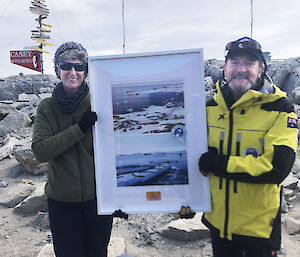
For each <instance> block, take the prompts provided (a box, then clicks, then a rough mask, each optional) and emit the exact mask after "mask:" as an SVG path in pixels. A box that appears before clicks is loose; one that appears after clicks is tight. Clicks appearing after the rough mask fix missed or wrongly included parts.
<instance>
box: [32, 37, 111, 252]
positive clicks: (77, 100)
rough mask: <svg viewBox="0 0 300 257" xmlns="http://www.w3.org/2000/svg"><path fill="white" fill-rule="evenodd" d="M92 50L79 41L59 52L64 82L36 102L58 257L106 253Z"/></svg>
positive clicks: (107, 224)
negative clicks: (89, 63)
mask: <svg viewBox="0 0 300 257" xmlns="http://www.w3.org/2000/svg"><path fill="white" fill-rule="evenodd" d="M87 58H88V54H87V51H86V50H85V48H84V47H83V46H82V45H81V44H79V43H76V42H66V43H64V44H62V45H61V46H60V47H59V48H58V49H57V51H56V53H55V57H54V67H55V72H56V74H57V76H58V77H59V78H60V80H61V82H60V83H59V84H57V86H56V87H55V89H54V92H53V94H52V97H50V98H47V99H44V100H43V101H41V103H40V104H39V106H38V109H37V115H36V119H35V124H34V132H33V139H32V150H33V153H34V154H35V156H36V158H37V160H38V161H40V162H48V172H47V178H48V181H47V184H46V186H45V192H46V194H47V196H48V208H49V218H50V227H51V232H52V236H53V245H54V251H55V254H56V256H58V257H60V256H62V257H69V256H70V257H75V256H78V257H92V256H94V257H96V256H97V257H100V256H107V245H108V243H109V239H110V234H111V228H112V216H98V215H97V210H96V189H95V172H94V156H93V139H92V126H93V125H94V124H95V122H96V120H97V115H96V113H95V112H91V110H90V98H89V88H88V85H87V83H86V82H85V81H84V79H85V78H86V76H87V72H88V70H87Z"/></svg>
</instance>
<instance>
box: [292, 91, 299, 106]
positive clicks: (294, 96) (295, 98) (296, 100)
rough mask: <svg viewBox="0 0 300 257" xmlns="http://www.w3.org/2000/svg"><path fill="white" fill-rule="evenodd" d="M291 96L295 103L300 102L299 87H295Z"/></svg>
mask: <svg viewBox="0 0 300 257" xmlns="http://www.w3.org/2000/svg"><path fill="white" fill-rule="evenodd" d="M292 97H293V100H294V103H295V104H300V87H296V88H295V89H294V90H293V92H292Z"/></svg>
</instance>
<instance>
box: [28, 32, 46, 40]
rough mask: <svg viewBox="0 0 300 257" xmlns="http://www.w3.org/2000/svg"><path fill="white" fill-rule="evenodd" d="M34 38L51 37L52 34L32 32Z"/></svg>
mask: <svg viewBox="0 0 300 257" xmlns="http://www.w3.org/2000/svg"><path fill="white" fill-rule="evenodd" d="M31 38H32V39H50V36H47V35H44V34H42V33H40V34H38V33H32V36H31Z"/></svg>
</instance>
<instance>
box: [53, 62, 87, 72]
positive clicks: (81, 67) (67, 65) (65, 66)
mask: <svg viewBox="0 0 300 257" xmlns="http://www.w3.org/2000/svg"><path fill="white" fill-rule="evenodd" d="M72 67H74V69H75V71H86V70H87V64H85V63H72V62H61V63H60V64H59V68H60V69H62V70H64V71H70V70H72Z"/></svg>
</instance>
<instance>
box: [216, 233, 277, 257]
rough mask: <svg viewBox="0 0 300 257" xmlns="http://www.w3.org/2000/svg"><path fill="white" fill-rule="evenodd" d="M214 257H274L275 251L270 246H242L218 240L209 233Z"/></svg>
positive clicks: (241, 244)
mask: <svg viewBox="0 0 300 257" xmlns="http://www.w3.org/2000/svg"><path fill="white" fill-rule="evenodd" d="M211 244H212V248H213V254H214V257H276V256H277V254H276V251H275V250H273V249H272V248H271V247H270V246H264V245H257V244H244V243H237V242H232V241H229V240H227V239H223V238H220V237H219V236H218V235H215V234H213V233H211Z"/></svg>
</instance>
